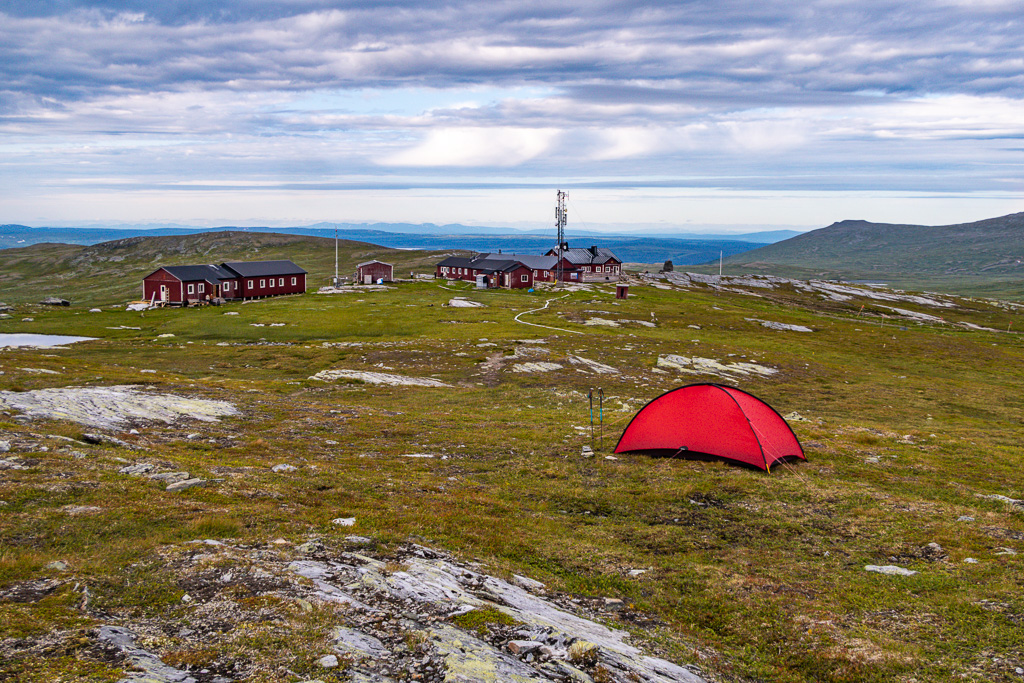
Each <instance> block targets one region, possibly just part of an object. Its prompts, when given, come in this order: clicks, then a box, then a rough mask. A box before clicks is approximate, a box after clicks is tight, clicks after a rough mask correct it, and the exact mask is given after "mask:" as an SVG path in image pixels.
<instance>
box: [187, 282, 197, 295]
mask: <svg viewBox="0 0 1024 683" xmlns="http://www.w3.org/2000/svg"><path fill="white" fill-rule="evenodd" d="M188 293H189V294H195V293H196V286H195V285H193V284H189V286H188Z"/></svg>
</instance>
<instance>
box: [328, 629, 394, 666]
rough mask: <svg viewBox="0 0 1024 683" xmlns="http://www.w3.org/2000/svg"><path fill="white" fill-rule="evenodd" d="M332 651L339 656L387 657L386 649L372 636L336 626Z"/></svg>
mask: <svg viewBox="0 0 1024 683" xmlns="http://www.w3.org/2000/svg"><path fill="white" fill-rule="evenodd" d="M333 635H334V649H335V650H336V651H338V652H339V653H341V654H350V655H355V656H357V657H370V658H373V659H378V658H380V657H385V656H387V655H388V648H387V647H386V646H385V645H384V643H382V642H380V641H379V640H377V639H376V638H374V637H373V636H370V635H367V634H365V633H362V632H360V631H356V630H355V629H351V628H346V627H344V626H338V627H336V628H335V629H334V632H333Z"/></svg>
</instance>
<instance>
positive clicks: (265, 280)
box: [260, 278, 267, 289]
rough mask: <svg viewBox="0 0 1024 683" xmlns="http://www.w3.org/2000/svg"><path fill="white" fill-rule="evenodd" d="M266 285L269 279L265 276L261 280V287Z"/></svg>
mask: <svg viewBox="0 0 1024 683" xmlns="http://www.w3.org/2000/svg"><path fill="white" fill-rule="evenodd" d="M266 286H267V279H266V278H263V279H262V280H260V289H263V288H264V287H266Z"/></svg>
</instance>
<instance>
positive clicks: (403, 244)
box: [0, 223, 797, 265]
mask: <svg viewBox="0 0 1024 683" xmlns="http://www.w3.org/2000/svg"><path fill="white" fill-rule="evenodd" d="M338 227H339V230H338V235H339V237H340V238H342V239H348V240H357V241H361V242H369V243H373V244H377V245H380V246H383V247H390V248H394V249H428V250H441V249H468V250H473V251H482V252H483V251H486V252H497V251H499V250H500V251H505V252H521V253H527V254H532V253H537V254H541V253H544V252H546V251H547V250H548V249H550V248H551V247H552V246H553V244H554V236H553V235H547V234H543V233H532V232H514V231H513V232H510V233H499V232H496V231H497V229H496V228H486V229H483V228H474V227H473V226H461V225H450V226H436V225H433V224H424V225H420V226H416V225H412V224H404V223H401V224H399V223H378V224H370V226H369V227H356V226H354V225H353V224H345V225H342V224H339V226H338ZM378 227H379V228H384V227H388V228H392V229H396V230H398V231H391V230H383V229H377V228H378ZM416 227H419V228H424V227H430V228H433V229H437V230H443V229H447V228H452V229H454V230H457V232H451V233H441V232H438V233H432V234H427V233H415V232H404V231H401V230H399V229H409V228H416ZM474 229H476V230H488V231H495V232H494V233H493V234H489V233H485V234H481V233H473V232H470V231H471V230H474ZM224 231H230V232H234V233H249V234H260V233H266V234H279V235H306V236H311V237H325V238H333V237H334V227H333V225H330V224H324V223H320V224H317V225H314V226H306V227H296V228H262V227H260V228H239V227H223V228H181V227H174V226H163V227H157V228H152V229H135V230H131V229H122V228H31V227H27V226H24V225H0V249H10V248H18V247H27V246H31V245H33V244H40V243H57V244H77V245H83V246H88V245H94V244H100V243H103V242H109V241H115V240H121V239H126V238H131V237H175V236H177V237H183V236H186V235H196V234H204V233H212V232H224ZM790 233H792V231H781V232H780V231H772V232H766V233H752V235H755V236H756V235H764V236H766V237H763V238H762V239H764V240H765V241H763V242H756V241H752V240H749V239H748V240H744V239H737V238H739V237H744V236H743V235H732V236H721V235H719V236H700V235H695V236H693V237H692V238H673V237H647V236H637V235H605V234H597V233H575V232H571V233H570V234H569V240H570V242H571V243H572V244H573V245H574V246H591V245H595V244H596V245H600V246H604V247H608V248H609V249H611V250H612V251H614V252H615V254H616V255H617V256H618V257H619V258H620V259H622V260H624V261H628V262H631V263H657V264H660V263H663V262H665V261H668V260H671V261H672V262H673V263H674V264H676V265H691V264H696V263H701V262H703V261H707V260H708V259H712V258H718V255H719V253H722V254H725V255H726V256H729V255H731V254H737V253H740V252H743V251H747V250H750V249H754V248H756V247H759V246H762V245H763V244H766V243H768V242H769V241H771V239H777V238H780V237H781V236H782V235H784V234H790ZM792 234H797V233H792Z"/></svg>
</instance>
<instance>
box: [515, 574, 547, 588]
mask: <svg viewBox="0 0 1024 683" xmlns="http://www.w3.org/2000/svg"><path fill="white" fill-rule="evenodd" d="M512 583H514V584H516V585H517V586H519V587H520V588H525V589H527V590H531V591H539V590H544V587H545V586H544V584H543V583H541V582H540V581H537V580H536V579H531V578H530V577H528V576H520V575H519V574H513V575H512Z"/></svg>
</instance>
